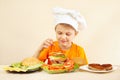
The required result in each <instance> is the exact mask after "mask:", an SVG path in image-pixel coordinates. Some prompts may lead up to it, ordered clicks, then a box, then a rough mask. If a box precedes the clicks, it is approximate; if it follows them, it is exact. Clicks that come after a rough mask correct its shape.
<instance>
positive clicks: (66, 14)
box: [53, 7, 87, 32]
mask: <svg viewBox="0 0 120 80" xmlns="http://www.w3.org/2000/svg"><path fill="white" fill-rule="evenodd" d="M53 14H54V17H55V25H57V24H60V23H66V24H69V25H71V26H72V27H73V28H74V29H75V30H76V31H77V32H78V31H79V30H82V29H84V28H86V27H87V24H86V21H85V19H84V17H83V16H81V15H80V13H79V12H77V11H74V10H68V9H63V8H58V7H57V8H53Z"/></svg>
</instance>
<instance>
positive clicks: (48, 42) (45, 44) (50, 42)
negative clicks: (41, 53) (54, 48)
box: [41, 39, 53, 48]
mask: <svg viewBox="0 0 120 80" xmlns="http://www.w3.org/2000/svg"><path fill="white" fill-rule="evenodd" d="M51 45H53V40H52V39H46V40H45V41H44V42H43V43H42V45H41V47H42V48H48V47H49V46H51Z"/></svg>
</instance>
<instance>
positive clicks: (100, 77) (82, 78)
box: [0, 65, 120, 80]
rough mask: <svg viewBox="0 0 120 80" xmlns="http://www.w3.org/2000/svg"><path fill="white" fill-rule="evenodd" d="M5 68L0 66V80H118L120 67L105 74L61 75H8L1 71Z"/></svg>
mask: <svg viewBox="0 0 120 80" xmlns="http://www.w3.org/2000/svg"><path fill="white" fill-rule="evenodd" d="M5 66H6V65H0V80H48V79H49V80H120V66H118V68H117V69H116V70H114V71H112V72H106V73H96V72H89V71H84V70H78V71H76V72H70V73H61V74H49V73H46V72H45V71H43V70H41V71H36V72H32V73H9V72H7V71H5V70H3V68H4V67H5Z"/></svg>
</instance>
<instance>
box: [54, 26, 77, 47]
mask: <svg viewBox="0 0 120 80" xmlns="http://www.w3.org/2000/svg"><path fill="white" fill-rule="evenodd" d="M55 31H56V38H57V40H58V42H59V45H60V47H63V48H64V47H65V48H68V47H70V46H71V42H72V41H73V39H74V37H75V35H76V31H75V30H74V29H73V28H72V27H71V26H69V25H65V24H58V25H57V26H56V28H55Z"/></svg>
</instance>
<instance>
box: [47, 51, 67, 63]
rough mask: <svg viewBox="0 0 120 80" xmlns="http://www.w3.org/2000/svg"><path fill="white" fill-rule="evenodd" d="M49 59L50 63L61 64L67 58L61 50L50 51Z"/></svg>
mask: <svg viewBox="0 0 120 80" xmlns="http://www.w3.org/2000/svg"><path fill="white" fill-rule="evenodd" d="M49 60H50V62H51V63H52V64H63V63H64V62H65V61H66V60H67V57H66V56H65V55H64V54H63V53H61V52H51V53H50V55H49Z"/></svg>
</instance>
